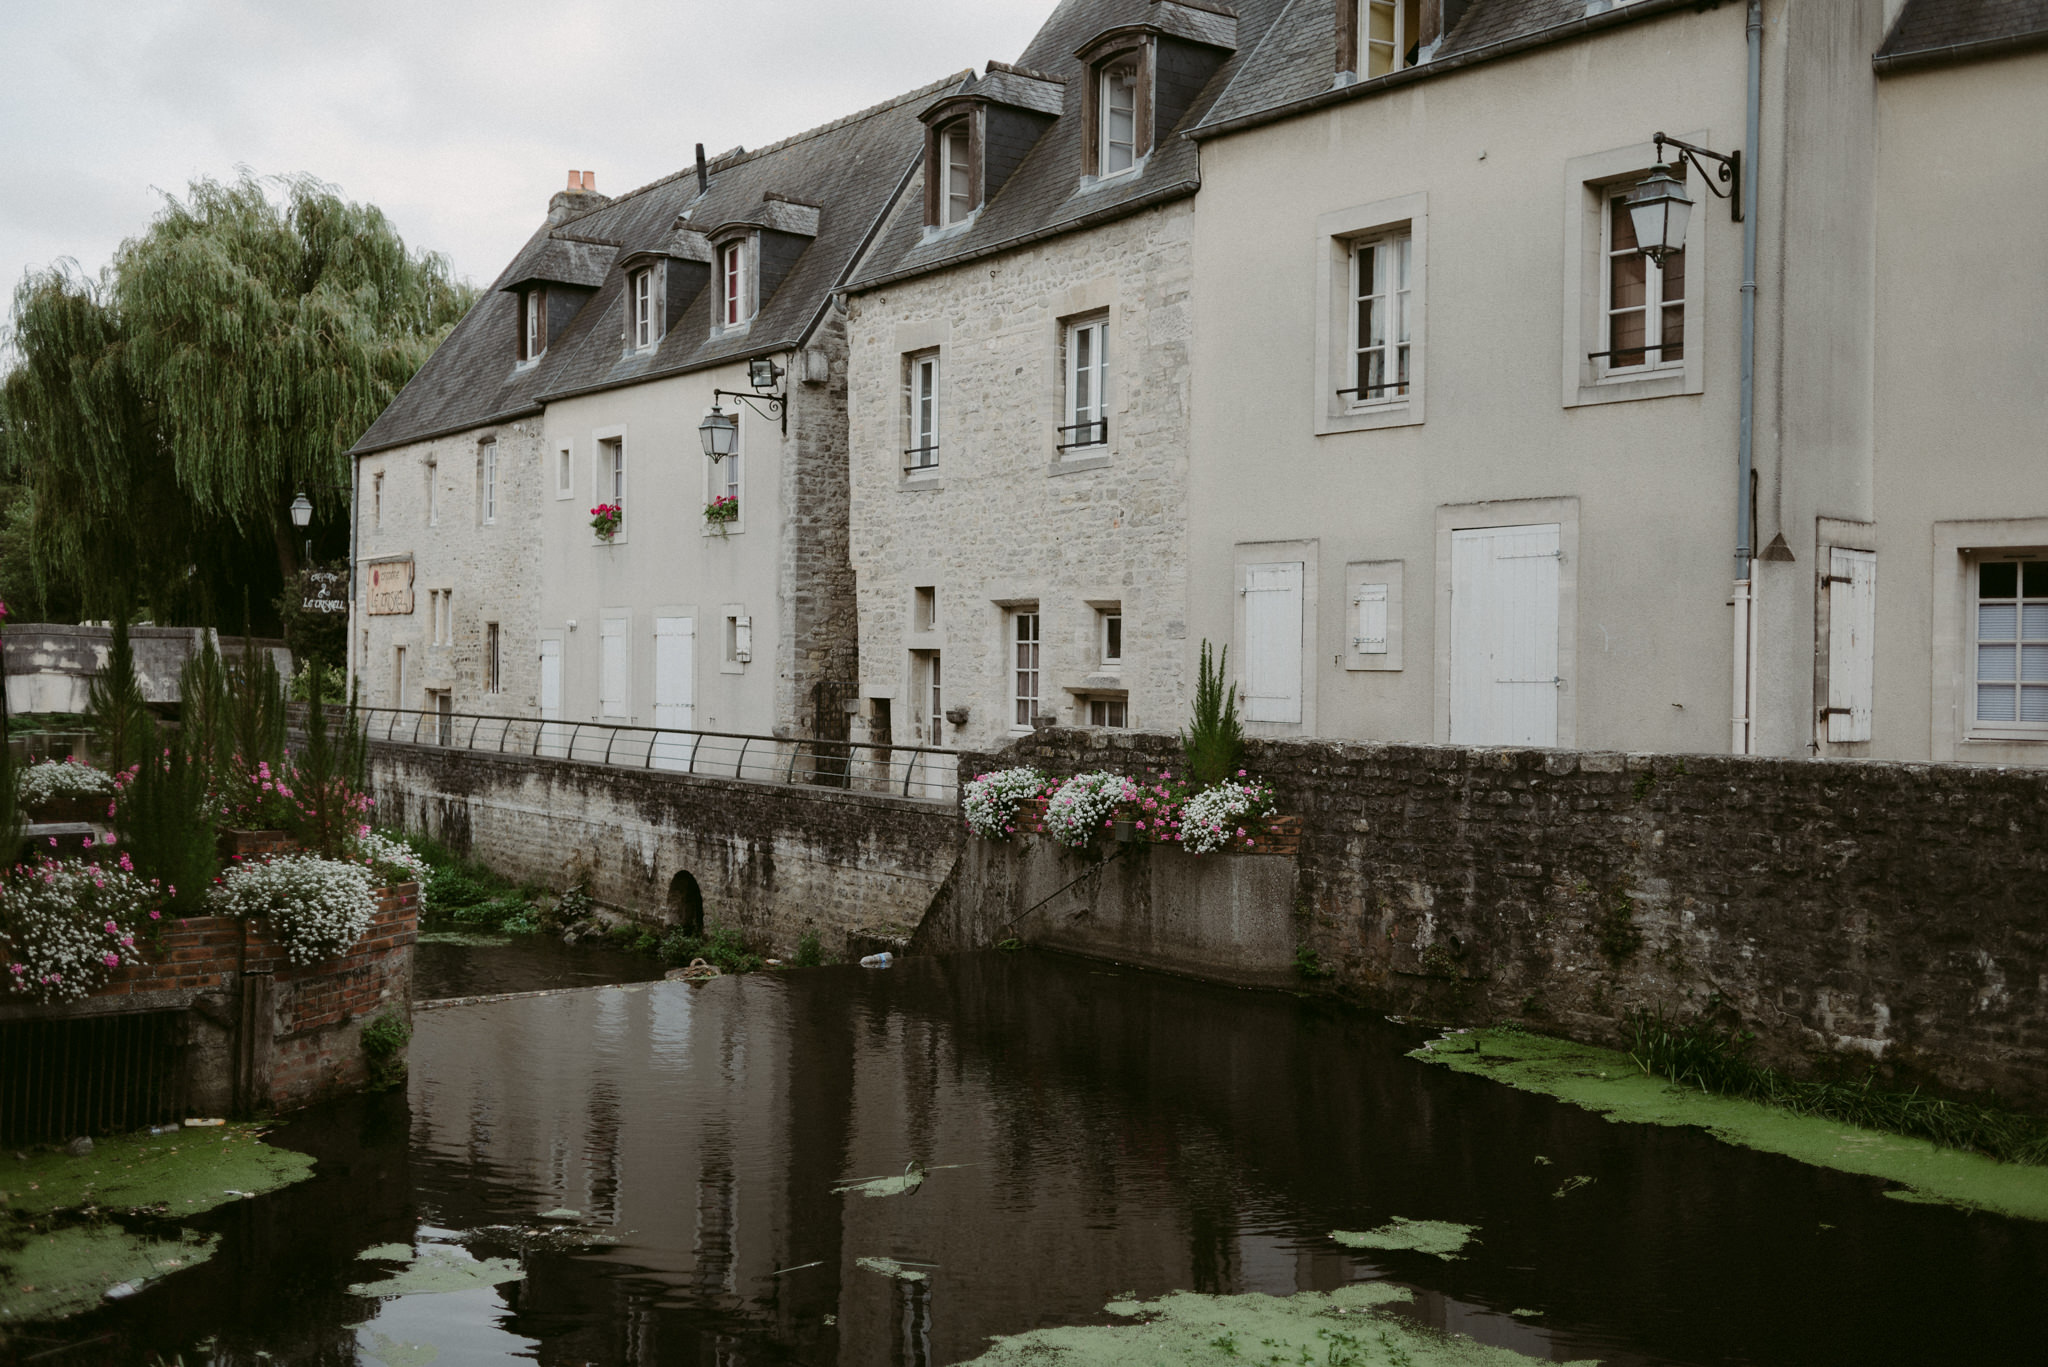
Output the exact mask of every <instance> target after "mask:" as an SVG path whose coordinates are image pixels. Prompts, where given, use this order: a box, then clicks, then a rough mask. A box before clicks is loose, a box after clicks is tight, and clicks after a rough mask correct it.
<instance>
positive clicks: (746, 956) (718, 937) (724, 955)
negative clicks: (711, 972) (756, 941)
mask: <svg viewBox="0 0 2048 1367" xmlns="http://www.w3.org/2000/svg"><path fill="white" fill-rule="evenodd" d="M661 957H662V960H663V962H665V963H667V964H669V965H671V966H673V967H677V968H681V967H683V966H685V965H687V964H688V963H689V962H690V961H691V960H692V959H702V960H703V961H704V962H705V963H707V964H710V965H711V966H712V967H713V968H716V969H718V970H719V971H720V972H722V973H752V972H754V971H755V970H757V969H759V968H760V967H761V956H760V955H758V954H756V953H754V952H753V951H752V950H750V949H748V948H747V943H746V941H745V940H743V939H741V938H740V933H739V932H738V931H737V930H734V929H732V928H731V927H730V926H712V927H710V928H709V929H707V930H706V931H705V932H704V933H703V934H702V935H689V934H686V933H684V932H683V931H680V930H676V931H670V932H669V934H668V936H667V938H666V939H664V940H662V942H661Z"/></svg>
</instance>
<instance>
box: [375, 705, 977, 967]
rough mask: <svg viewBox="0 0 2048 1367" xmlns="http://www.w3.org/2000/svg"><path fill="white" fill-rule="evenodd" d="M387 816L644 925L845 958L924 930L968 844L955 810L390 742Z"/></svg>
mask: <svg viewBox="0 0 2048 1367" xmlns="http://www.w3.org/2000/svg"><path fill="white" fill-rule="evenodd" d="M370 755H371V759H370V789H371V794H372V796H374V797H375V799H376V802H377V812H378V818H379V820H381V821H384V822H387V823H389V824H392V825H397V826H402V827H404V828H405V829H407V830H411V831H419V832H423V833H425V834H427V835H431V836H433V837H434V838H435V839H437V840H440V841H442V842H443V843H444V844H447V845H448V846H450V847H451V848H453V849H456V850H459V851H462V852H463V853H466V854H469V855H471V856H472V857H474V858H476V859H478V860H481V861H482V862H484V863H486V864H488V865H490V866H491V867H492V868H494V869H496V870H498V871H499V872H501V873H503V874H506V875H507V876H509V877H512V878H517V879H532V880H534V881H536V882H539V883H542V884H545V885H546V886H548V887H550V888H554V889H564V888H569V887H575V886H581V887H583V888H584V890H585V891H586V892H588V893H589V895H590V896H591V897H592V898H594V899H595V900H597V901H598V902H599V903H601V904H603V905H605V906H608V907H612V908H615V909H617V910H619V911H622V912H624V913H625V914H627V915H628V916H629V917H631V918H632V919H634V920H636V921H639V922H641V923H643V924H646V925H650V926H654V927H662V926H667V925H673V924H678V923H680V922H681V921H683V920H684V919H685V918H686V916H687V915H688V913H689V910H690V901H689V897H688V894H687V892H686V889H688V888H690V887H692V886H694V888H695V890H696V892H697V893H698V895H700V896H701V898H702V904H701V905H702V909H703V916H704V920H705V923H706V924H707V925H723V926H730V927H734V928H736V929H738V930H740V931H741V932H742V933H743V934H745V935H746V936H747V937H748V938H749V939H750V940H752V941H754V942H756V943H759V944H763V945H767V946H772V947H773V948H775V949H778V950H789V949H792V948H794V947H795V946H796V944H797V942H798V941H799V940H800V939H801V938H802V937H803V936H804V934H806V933H807V932H810V931H815V932H817V934H818V935H819V937H820V939H821V940H822V942H823V944H824V946H825V948H826V950H827V951H829V952H831V953H835V954H839V953H845V952H847V951H849V950H851V949H856V948H862V947H864V946H867V945H869V944H874V943H893V944H898V945H900V944H901V943H903V942H904V941H907V940H908V939H909V938H910V934H911V932H912V931H913V930H914V929H916V927H917V923H918V920H919V918H920V917H921V916H923V914H924V910H925V907H926V906H927V905H929V903H930V902H931V900H932V895H933V894H934V893H935V892H936V891H937V890H938V887H939V885H940V883H941V882H943V881H944V879H945V877H946V874H947V872H948V871H949V870H950V869H951V868H952V866H953V860H954V857H955V855H956V854H957V852H958V831H959V818H958V815H957V814H956V813H955V811H954V810H953V808H952V807H951V806H950V805H940V804H936V803H931V802H920V801H913V800H908V799H904V798H892V797H885V796H881V795H879V794H870V793H861V792H849V791H844V790H840V789H835V788H823V787H805V786H783V785H779V784H771V783H755V782H738V781H734V780H730V779H713V778H703V777H693V776H690V775H687V774H678V773H668V772H663V771H660V770H653V771H648V770H638V769H624V768H617V767H613V766H607V765H602V764H589V763H584V762H581V761H576V760H558V759H544V758H532V757H522V756H516V755H495V754H488V753H480V752H470V751H464V750H454V749H441V748H439V747H435V746H428V745H400V744H390V743H384V742H376V743H373V744H372V745H371V748H370Z"/></svg>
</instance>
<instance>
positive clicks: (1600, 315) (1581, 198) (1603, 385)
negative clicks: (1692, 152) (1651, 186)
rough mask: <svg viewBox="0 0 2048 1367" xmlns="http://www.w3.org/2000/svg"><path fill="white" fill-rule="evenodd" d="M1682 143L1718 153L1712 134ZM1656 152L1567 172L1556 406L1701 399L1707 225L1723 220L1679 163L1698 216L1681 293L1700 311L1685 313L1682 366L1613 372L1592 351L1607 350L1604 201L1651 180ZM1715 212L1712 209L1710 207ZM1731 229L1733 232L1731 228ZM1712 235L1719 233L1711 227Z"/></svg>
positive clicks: (1696, 134)
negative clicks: (1687, 396) (1690, 396)
mask: <svg viewBox="0 0 2048 1367" xmlns="http://www.w3.org/2000/svg"><path fill="white" fill-rule="evenodd" d="M1678 136H1680V137H1682V138H1683V139H1684V140H1685V141H1687V142H1695V143H1699V144H1701V145H1702V146H1708V147H1712V146H1717V145H1718V144H1719V143H1720V142H1725V141H1727V139H1726V138H1719V139H1717V138H1716V136H1715V135H1714V133H1713V131H1712V130H1711V129H1693V130H1691V131H1690V132H1686V133H1682V134H1679V135H1678ZM1656 161H1657V149H1656V147H1655V146H1654V145H1653V144H1651V143H1647V142H1643V143H1635V144H1632V145H1630V146H1627V147H1617V148H1613V149H1611V150H1609V151H1605V152H1594V153H1590V154H1588V155H1586V156H1582V157H1573V158H1571V159H1570V160H1568V161H1566V162H1565V172H1564V187H1563V188H1564V210H1565V212H1564V273H1563V279H1564V300H1563V308H1562V309H1561V311H1560V314H1559V318H1560V323H1561V326H1560V331H1559V344H1560V352H1561V355H1562V370H1561V374H1560V379H1561V382H1562V384H1561V394H1560V400H1561V402H1562V404H1563V406H1564V407H1566V408H1578V407H1583V406H1586V405H1589V404H1603V403H1630V402H1634V401H1636V400H1639V399H1662V398H1670V397H1672V396H1674V395H1679V394H1701V393H1705V392H1706V367H1705V352H1706V347H1705V341H1706V314H1707V310H1706V308H1705V303H1704V301H1705V300H1706V298H1707V291H1708V287H1709V286H1710V285H1711V283H1712V278H1711V276H1710V274H1709V272H1710V270H1711V268H1712V264H1713V255H1712V250H1711V247H1712V242H1711V239H1712V237H1713V235H1714V234H1713V233H1712V232H1710V231H1709V227H1710V226H1712V225H1719V224H1723V223H1726V222H1727V221H1728V219H1727V214H1726V213H1725V211H1717V210H1719V209H1720V206H1721V201H1720V200H1717V199H1715V198H1714V197H1713V196H1711V195H1709V194H1706V193H1704V192H1703V191H1702V190H1700V188H1699V187H1698V186H1694V185H1691V183H1690V177H1691V170H1690V168H1689V167H1687V166H1686V165H1685V164H1684V163H1682V162H1681V163H1678V164H1676V165H1674V166H1673V167H1672V168H1671V169H1672V174H1673V175H1678V176H1681V177H1683V178H1685V179H1686V180H1687V184H1688V193H1690V194H1691V195H1692V197H1693V200H1694V202H1695V206H1696V207H1695V211H1694V213H1693V215H1692V218H1691V221H1690V223H1689V224H1688V226H1687V228H1686V233H1685V276H1686V281H1685V292H1686V295H1687V302H1688V303H1693V302H1698V303H1699V305H1700V306H1699V307H1695V308H1688V309H1686V311H1685V330H1684V337H1685V342H1684V345H1685V359H1684V360H1683V361H1682V362H1680V363H1676V364H1673V365H1669V366H1662V367H1658V368H1656V369H1636V370H1630V371H1621V372H1614V373H1610V372H1609V371H1607V370H1606V369H1604V368H1603V366H1602V363H1601V361H1600V360H1595V359H1593V355H1594V353H1595V352H1604V351H1607V350H1609V349H1610V348H1609V347H1608V344H1607V342H1606V340H1605V338H1606V337H1607V322H1606V318H1607V314H1606V302H1607V296H1608V288H1609V282H1608V275H1607V272H1608V257H1607V254H1606V252H1605V250H1604V248H1605V246H1606V244H1607V242H1608V240H1609V236H1610V229H1609V225H1608V222H1607V220H1606V217H1605V215H1606V213H1607V202H1608V198H1609V196H1610V195H1611V194H1613V193H1614V191H1615V190H1617V189H1620V188H1622V187H1624V186H1627V185H1633V184H1635V183H1636V182H1638V181H1640V180H1642V178H1643V177H1644V176H1646V175H1648V174H1649V171H1650V168H1651V167H1652V166H1653V165H1655V164H1656ZM1710 206H1713V207H1710ZM1731 227H1732V225H1731ZM1716 231H1720V229H1718V228H1716Z"/></svg>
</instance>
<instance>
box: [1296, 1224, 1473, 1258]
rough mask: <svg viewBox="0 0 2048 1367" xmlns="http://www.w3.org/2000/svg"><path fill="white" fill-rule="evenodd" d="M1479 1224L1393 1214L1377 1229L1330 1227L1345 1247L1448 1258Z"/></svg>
mask: <svg viewBox="0 0 2048 1367" xmlns="http://www.w3.org/2000/svg"><path fill="white" fill-rule="evenodd" d="M1478 1228H1479V1227H1478V1226H1477V1225H1454V1224H1451V1223H1450V1222H1449V1221H1447V1220H1409V1219H1405V1218H1403V1217H1402V1216H1399V1215H1396V1216H1395V1217H1394V1218H1393V1219H1392V1220H1390V1221H1388V1222H1387V1223H1386V1224H1383V1225H1381V1226H1380V1227H1379V1228H1378V1229H1371V1230H1367V1231H1365V1232H1364V1233H1362V1234H1361V1233H1355V1232H1353V1231H1351V1230H1347V1229H1338V1230H1332V1231H1331V1232H1330V1237H1331V1238H1332V1239H1335V1240H1336V1241H1337V1242H1338V1243H1340V1244H1343V1245H1344V1246H1345V1247H1346V1248H1373V1249H1384V1250H1387V1251H1394V1250H1400V1249H1405V1250H1408V1251H1411V1252H1415V1253H1432V1254H1435V1255H1436V1256H1437V1257H1439V1258H1442V1259H1443V1260H1444V1261H1445V1262H1450V1261H1451V1260H1452V1259H1454V1258H1456V1257H1457V1256H1458V1255H1459V1254H1460V1253H1462V1252H1464V1250H1465V1245H1466V1244H1468V1243H1470V1242H1471V1241H1472V1236H1473V1235H1474V1234H1476V1233H1477V1232H1478Z"/></svg>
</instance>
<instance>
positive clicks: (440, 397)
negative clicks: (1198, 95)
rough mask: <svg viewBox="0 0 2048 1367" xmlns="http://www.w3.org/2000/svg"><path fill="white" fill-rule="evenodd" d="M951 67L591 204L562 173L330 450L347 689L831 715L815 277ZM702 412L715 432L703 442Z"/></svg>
mask: <svg viewBox="0 0 2048 1367" xmlns="http://www.w3.org/2000/svg"><path fill="white" fill-rule="evenodd" d="M957 81H958V78H954V79H953V80H951V81H948V82H943V83H941V84H939V85H934V86H930V87H927V88H925V89H922V90H918V91H914V92H911V93H910V94H908V95H905V96H902V97H900V98H898V99H896V100H893V101H891V102H889V103H887V104H883V105H880V106H877V107H875V108H873V109H869V110H866V111H864V112H862V113H859V114H855V115H853V116H851V117H849V118H846V119H843V120H840V121H838V122H836V123H834V124H831V125H828V126H826V127H823V128H819V129H815V130H813V131H811V132H809V133H805V134H801V135H799V136H797V137H794V138H790V139H788V140H787V141H784V142H780V143H777V144H775V145H773V146H770V147H764V148H761V149H758V150H755V151H751V152H749V151H744V150H737V149H736V150H735V151H733V152H730V153H727V154H725V155H723V156H719V157H717V158H713V159H709V160H705V159H703V158H702V156H701V153H700V158H699V161H698V163H697V165H696V166H695V167H693V168H690V169H686V170H684V171H682V172H680V173H678V174H676V175H674V176H670V177H667V178H665V179H663V180H660V181H656V182H655V183H653V184H651V185H647V186H643V187H641V188H640V189H637V190H634V191H631V192H630V193H627V194H624V195H621V196H619V197H618V198H616V199H607V198H605V197H604V196H601V195H599V194H597V193H596V192H595V189H594V186H593V184H592V181H593V179H594V178H593V177H592V176H591V174H590V173H588V172H581V173H576V172H572V173H571V178H570V179H571V184H570V188H569V189H568V190H566V191H564V192H563V193H561V194H558V195H556V196H555V198H554V201H553V203H552V204H551V206H550V212H549V216H548V222H547V223H546V225H544V226H543V227H542V228H541V229H539V230H538V231H537V232H536V233H535V234H534V236H533V237H532V238H531V239H530V240H529V241H528V243H527V245H526V246H525V248H524V249H523V250H522V251H521V252H520V254H519V255H518V257H517V258H515V259H514V260H513V261H512V262H511V264H510V265H508V266H507V267H506V269H505V270H504V272H503V273H502V274H501V275H500V276H499V278H498V279H497V280H496V281H495V282H494V283H493V285H492V287H491V288H490V290H489V291H487V293H486V294H485V296H484V298H483V300H482V301H481V302H480V303H479V304H478V305H477V307H476V308H475V309H474V310H472V311H471V313H470V314H469V315H468V316H467V317H466V318H464V319H463V321H462V322H461V323H460V324H459V325H458V326H457V327H456V329H455V331H454V333H453V334H452V335H451V336H450V337H449V339H448V341H447V342H446V343H444V344H443V345H442V347H441V348H440V350H439V351H437V352H436V353H435V355H434V357H433V359H432V360H431V361H429V362H428V364H427V365H426V366H425V367H424V368H422V369H421V371H420V373H419V374H418V375H417V376H415V377H414V379H413V381H412V383H411V384H409V385H408V386H407V387H406V389H405V390H404V392H403V393H401V394H400V395H399V397H398V398H397V400H395V401H394V402H393V403H392V405H391V407H390V408H389V409H387V410H386V411H385V413H384V414H383V415H382V416H381V417H380V418H379V419H378V420H377V422H376V424H375V425H373V426H372V427H371V429H370V430H369V431H368V432H367V433H366V434H365V435H364V436H363V438H362V440H361V441H360V442H358V443H357V445H356V447H355V449H354V453H353V454H354V457H355V461H356V470H357V475H356V479H357V547H358V579H359V584H360V586H361V587H360V591H359V593H358V596H357V600H356V604H355V618H354V623H353V626H354V630H353V631H352V634H351V647H352V655H353V661H352V663H353V666H354V668H355V670H356V673H357V675H358V676H359V677H360V678H361V680H362V682H363V685H364V696H365V699H366V700H367V701H368V702H370V703H371V704H373V705H379V706H398V707H404V708H410V709H421V710H423V711H425V712H426V713H428V714H430V715H431V714H433V713H436V712H445V713H456V714H462V713H481V714H485V715H494V716H500V715H501V716H518V717H530V718H531V717H537V718H540V719H542V720H545V721H552V722H561V723H564V725H563V726H562V727H561V728H559V729H554V728H550V729H548V730H546V731H545V732H544V733H543V734H542V739H541V740H540V742H539V743H540V745H541V747H542V748H543V749H544V750H545V749H553V750H555V752H556V753H561V752H562V750H563V749H564V748H566V747H567V746H568V745H570V744H572V743H573V741H574V736H575V734H576V732H575V730H574V727H573V726H572V725H570V724H572V723H590V722H596V723H611V724H624V725H637V726H643V727H651V726H658V727H664V728H676V729H686V730H687V729H695V730H707V731H725V732H735V733H744V734H753V735H763V734H770V733H772V734H775V735H778V736H790V735H810V734H817V733H819V729H820V721H821V719H822V723H823V733H825V734H831V733H832V732H833V730H834V728H835V727H836V728H837V730H838V732H839V733H841V734H843V732H844V729H845V726H846V720H845V718H846V710H845V707H844V704H843V701H842V698H841V696H840V692H839V691H838V690H839V688H840V685H841V681H846V684H845V689H846V691H847V692H848V693H850V688H851V684H850V681H851V680H852V679H853V678H854V677H855V665H854V651H855V648H856V642H857V638H856V633H855V629H854V600H853V589H852V573H851V568H850V566H849V564H848V562H847V552H846V499H847V479H846V449H847V446H846V406H845V386H846V329H845V319H844V315H843V313H841V312H840V311H839V310H838V309H837V308H836V307H835V301H834V293H833V292H834V291H835V290H836V289H838V288H839V287H841V286H843V285H844V284H845V283H846V282H847V279H848V276H849V273H850V272H851V271H852V269H853V268H854V266H855V265H856V263H857V261H858V259H859V256H860V253H861V251H862V250H863V248H864V247H865V245H866V244H867V243H868V242H869V241H870V240H871V239H872V237H873V235H874V233H875V231H876V228H877V225H878V224H879V223H880V222H881V221H882V219H883V218H884V216H885V215H886V214H887V212H888V211H889V209H890V208H891V206H892V205H893V204H894V203H895V201H896V200H897V198H898V197H899V196H900V195H901V193H902V190H903V185H904V180H905V175H906V173H907V172H908V171H909V169H910V168H911V166H912V165H913V163H914V162H915V161H916V160H917V156H918V152H919V149H920V146H921V144H922V138H923V134H922V129H921V127H920V125H919V124H918V122H917V113H918V111H919V110H920V109H921V108H923V107H924V105H926V104H928V103H929V102H930V101H931V100H932V99H933V98H936V97H937V96H938V95H939V94H940V93H941V92H942V91H944V90H946V89H950V88H951V86H952V85H954V84H957ZM714 414H716V415H718V418H719V420H720V421H721V422H725V421H729V422H731V423H732V424H734V442H733V444H734V447H735V449H734V450H733V452H732V454H730V455H722V456H721V457H720V458H718V459H716V460H714V459H712V458H710V457H709V455H708V454H707V450H706V446H705V438H704V436H703V435H702V434H701V432H700V427H702V426H703V425H704V424H705V423H707V422H708V421H710V420H711V418H712V415H714ZM601 509H615V510H618V511H617V513H616V514H615V515H614V516H615V518H616V521H615V525H613V526H611V527H609V528H600V527H598V526H597V525H595V524H596V523H597V521H598V514H599V511H600V510H601ZM607 533H608V534H607ZM427 725H428V727H429V733H431V731H432V726H433V723H432V722H431V721H429V722H428V723H427ZM641 750H642V752H644V746H643V747H641ZM577 753H578V754H579V755H581V753H582V752H581V751H580V750H579V751H578V752H577ZM691 754H692V748H691V747H690V746H688V745H687V744H684V743H682V742H674V743H664V744H663V745H662V746H661V747H660V748H659V749H658V751H657V753H656V754H655V755H654V756H653V760H652V762H654V763H655V764H656V765H658V766H660V765H675V766H678V767H679V766H681V765H682V764H684V763H686V762H688V760H689V759H690V757H691Z"/></svg>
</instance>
